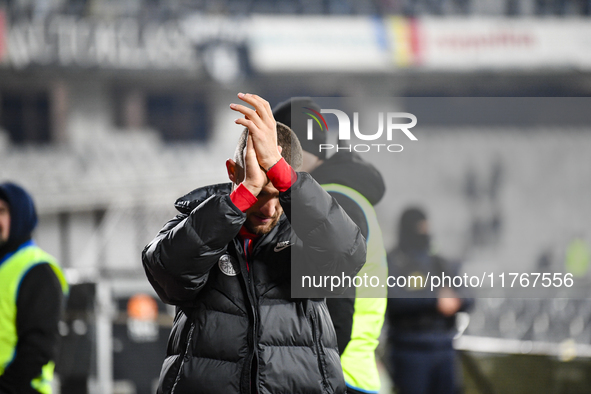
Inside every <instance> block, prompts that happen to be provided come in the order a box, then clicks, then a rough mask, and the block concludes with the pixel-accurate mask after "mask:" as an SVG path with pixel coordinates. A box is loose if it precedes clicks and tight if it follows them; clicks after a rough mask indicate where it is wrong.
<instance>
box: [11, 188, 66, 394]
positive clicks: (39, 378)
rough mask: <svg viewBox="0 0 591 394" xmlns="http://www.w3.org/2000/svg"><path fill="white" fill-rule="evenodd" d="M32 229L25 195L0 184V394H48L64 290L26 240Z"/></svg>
mask: <svg viewBox="0 0 591 394" xmlns="http://www.w3.org/2000/svg"><path fill="white" fill-rule="evenodd" d="M36 225H37V213H36V210H35V204H34V203H33V199H32V198H31V196H30V195H29V194H28V193H27V192H26V191H25V190H24V189H23V188H22V187H20V186H18V185H16V184H14V183H11V182H5V183H0V394H13V393H19V394H29V393H33V394H38V393H51V381H52V379H53V370H54V366H55V364H54V360H55V358H56V353H57V346H58V340H59V333H58V322H59V319H60V317H61V313H62V308H63V303H62V301H63V297H64V294H67V291H68V285H67V283H66V280H65V278H64V275H63V273H62V271H61V269H60V267H59V265H58V264H57V262H56V261H55V259H54V258H53V257H51V256H50V255H49V254H47V253H46V252H44V251H43V250H41V249H40V248H39V247H38V246H37V245H36V244H35V242H34V241H33V240H32V232H33V230H34V229H35V227H36Z"/></svg>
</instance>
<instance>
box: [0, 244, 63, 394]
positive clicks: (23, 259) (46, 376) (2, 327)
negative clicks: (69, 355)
mask: <svg viewBox="0 0 591 394" xmlns="http://www.w3.org/2000/svg"><path fill="white" fill-rule="evenodd" d="M41 263H48V264H49V265H50V266H51V268H52V269H53V271H54V272H55V275H56V276H57V278H58V279H59V281H60V283H61V286H62V291H63V292H64V294H67V293H68V283H67V282H66V278H65V277H64V274H63V272H62V270H61V269H60V267H59V265H58V264H57V262H56V260H55V259H54V258H53V257H52V256H50V255H49V254H47V253H46V252H44V251H43V250H41V249H40V248H39V247H37V246H36V245H35V244H34V243H33V242H28V243H26V244H25V245H23V246H21V247H20V248H19V249H18V250H17V251H16V252H15V253H14V254H13V255H12V256H10V257H8V258H7V259H6V260H4V261H3V262H0V375H2V374H4V370H5V369H6V367H7V366H8V365H9V364H10V363H11V362H12V360H13V359H14V356H15V352H16V344H17V342H18V334H17V331H16V313H17V307H16V300H17V297H18V290H19V287H20V284H21V282H22V280H23V278H24V276H25V275H26V274H27V272H29V270H30V269H31V268H33V267H34V266H35V265H38V264H41ZM54 367H55V364H54V362H53V361H50V362H48V363H47V364H45V365H44V366H43V367H42V369H41V374H40V375H39V376H38V377H36V378H35V379H33V380H32V381H31V387H33V388H34V389H35V390H37V391H38V392H39V393H41V394H51V381H52V379H53V370H54Z"/></svg>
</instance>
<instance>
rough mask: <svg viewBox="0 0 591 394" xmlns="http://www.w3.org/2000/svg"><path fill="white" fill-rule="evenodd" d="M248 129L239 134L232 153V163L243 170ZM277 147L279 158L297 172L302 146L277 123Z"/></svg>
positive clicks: (296, 138)
mask: <svg viewBox="0 0 591 394" xmlns="http://www.w3.org/2000/svg"><path fill="white" fill-rule="evenodd" d="M247 136H248V128H245V129H244V130H243V131H242V134H240V139H239V140H238V145H237V146H236V151H235V152H234V161H235V162H236V164H238V165H239V166H240V167H242V168H244V156H243V155H244V148H246V137H247ZM277 145H279V146H280V147H281V156H283V158H284V159H285V161H286V162H287V163H288V164H289V165H290V166H291V167H292V168H293V169H294V170H296V171H297V170H298V169H299V168H300V167H301V166H302V162H303V158H302V156H303V154H302V146H301V145H300V141H299V140H298V137H297V136H296V135H295V133H294V132H293V131H292V130H291V129H290V128H289V127H287V126H286V125H284V124H283V123H280V122H277Z"/></svg>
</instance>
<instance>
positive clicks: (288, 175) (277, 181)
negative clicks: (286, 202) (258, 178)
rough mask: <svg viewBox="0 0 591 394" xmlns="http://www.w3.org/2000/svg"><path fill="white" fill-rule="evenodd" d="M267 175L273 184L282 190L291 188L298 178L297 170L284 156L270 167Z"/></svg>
mask: <svg viewBox="0 0 591 394" xmlns="http://www.w3.org/2000/svg"><path fill="white" fill-rule="evenodd" d="M267 177H268V178H269V180H270V181H271V183H272V184H273V186H275V188H276V189H277V190H279V191H280V192H284V191H286V190H287V189H289V188H290V187H291V185H293V184H294V183H295V181H296V180H297V179H298V175H297V174H296V172H295V171H294V170H293V168H291V166H290V165H289V164H287V162H286V161H285V159H284V158H283V157H282V158H281V160H279V161H278V162H277V163H275V164H274V165H273V166H272V167H271V168H269V171H267Z"/></svg>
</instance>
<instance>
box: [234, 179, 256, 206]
mask: <svg viewBox="0 0 591 394" xmlns="http://www.w3.org/2000/svg"><path fill="white" fill-rule="evenodd" d="M230 199H231V200H232V202H233V203H234V205H236V207H237V208H238V209H240V210H241V211H242V212H245V211H246V210H247V209H248V208H250V207H252V206H253V205H254V203H255V202H257V198H256V197H255V196H254V194H252V193H251V192H250V190H248V189H247V188H246V186H244V185H243V184H242V183H241V184H240V185H239V186H238V187H237V188H236V189H235V190H234V191H233V192H232V193H231V194H230Z"/></svg>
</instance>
